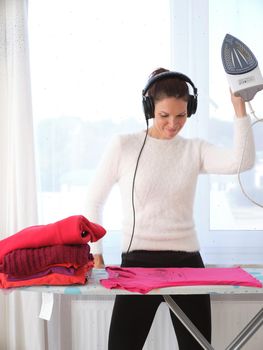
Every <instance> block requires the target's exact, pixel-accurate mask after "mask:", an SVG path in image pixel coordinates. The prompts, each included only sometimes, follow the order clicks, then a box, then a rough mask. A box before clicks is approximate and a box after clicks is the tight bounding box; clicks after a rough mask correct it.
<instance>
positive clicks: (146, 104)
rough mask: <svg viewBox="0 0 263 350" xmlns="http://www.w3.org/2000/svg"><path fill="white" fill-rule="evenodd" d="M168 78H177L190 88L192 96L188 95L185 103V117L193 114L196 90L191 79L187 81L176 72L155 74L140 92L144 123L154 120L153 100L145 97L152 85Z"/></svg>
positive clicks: (150, 97) (185, 77)
mask: <svg viewBox="0 0 263 350" xmlns="http://www.w3.org/2000/svg"><path fill="white" fill-rule="evenodd" d="M170 78H177V79H180V80H183V81H185V82H186V83H189V84H190V85H191V86H192V88H193V92H194V94H193V95H189V100H188V103H187V117H188V118H189V117H191V115H192V114H195V112H196V109H197V88H196V87H195V86H194V84H193V82H192V81H191V79H189V78H188V77H187V76H186V75H184V74H182V73H178V72H170V71H168V72H163V73H160V74H157V75H155V76H154V77H152V78H150V80H149V81H148V83H147V85H146V86H145V88H144V89H143V90H142V105H143V111H144V115H145V118H146V121H148V119H151V118H154V100H153V98H152V96H146V94H147V92H148V90H149V88H150V87H151V86H152V85H153V84H155V83H156V82H157V81H160V80H164V79H170Z"/></svg>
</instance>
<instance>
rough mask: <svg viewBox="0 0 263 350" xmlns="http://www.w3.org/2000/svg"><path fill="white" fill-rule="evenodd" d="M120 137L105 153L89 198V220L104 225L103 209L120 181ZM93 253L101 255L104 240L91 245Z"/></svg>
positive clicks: (114, 140) (90, 187)
mask: <svg viewBox="0 0 263 350" xmlns="http://www.w3.org/2000/svg"><path fill="white" fill-rule="evenodd" d="M119 158H120V137H115V138H114V139H113V140H112V142H111V143H110V145H109V147H108V148H107V150H106V152H105V153H104V155H103V157H102V159H101V161H100V164H99V166H98V168H97V171H96V173H95V176H94V179H93V181H92V182H91V184H90V186H89V190H88V196H87V208H86V214H87V217H88V218H89V220H91V221H93V222H95V223H98V224H100V225H103V208H104V204H105V202H106V200H107V197H108V195H109V193H110V192H111V189H112V187H113V185H114V184H115V183H116V182H117V181H118V168H119ZM90 246H91V252H92V253H93V254H101V253H102V250H103V247H102V240H99V241H97V242H96V243H91V244H90Z"/></svg>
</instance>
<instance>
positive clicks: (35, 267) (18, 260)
mask: <svg viewBox="0 0 263 350" xmlns="http://www.w3.org/2000/svg"><path fill="white" fill-rule="evenodd" d="M90 260H92V255H91V254H90V246H89V245H88V244H80V245H54V246H48V247H41V248H26V249H16V250H13V251H12V252H10V253H8V254H6V255H5V256H4V259H3V264H1V265H0V272H3V273H6V274H8V275H12V276H16V277H19V276H28V275H32V274H35V273H37V272H39V271H42V270H44V269H45V268H47V267H48V266H50V265H55V264H62V263H71V264H77V265H79V266H82V265H85V264H87V263H88V262H89V261H90Z"/></svg>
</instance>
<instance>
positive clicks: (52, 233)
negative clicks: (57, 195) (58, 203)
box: [0, 215, 106, 263]
mask: <svg viewBox="0 0 263 350" xmlns="http://www.w3.org/2000/svg"><path fill="white" fill-rule="evenodd" d="M105 233H106V230H105V229H104V228H103V227H102V226H100V225H98V224H95V223H93V222H91V221H89V220H88V219H86V218H85V217H84V216H82V215H74V216H70V217H68V218H66V219H62V220H60V221H57V222H54V223H51V224H47V225H37V226H30V227H27V228H25V229H23V230H21V231H19V232H17V233H15V234H13V235H12V236H9V237H7V238H5V239H2V240H1V241H0V263H2V261H3V257H4V256H5V255H6V254H8V253H9V252H11V251H12V250H15V249H22V248H39V247H44V246H51V245H57V244H84V243H87V242H96V241H97V240H99V239H100V238H102V237H103V236H104V235H105Z"/></svg>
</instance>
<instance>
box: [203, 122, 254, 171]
mask: <svg viewBox="0 0 263 350" xmlns="http://www.w3.org/2000/svg"><path fill="white" fill-rule="evenodd" d="M254 163H255V145H254V137H253V132H252V128H251V121H250V117H249V116H246V117H243V118H236V117H235V119H234V140H233V146H232V148H230V149H227V148H223V147H219V146H215V145H212V144H210V143H208V142H205V141H202V142H201V172H202V173H208V174H236V173H237V172H238V171H239V170H240V171H241V172H242V171H246V170H249V169H251V168H252V167H253V166H254Z"/></svg>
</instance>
